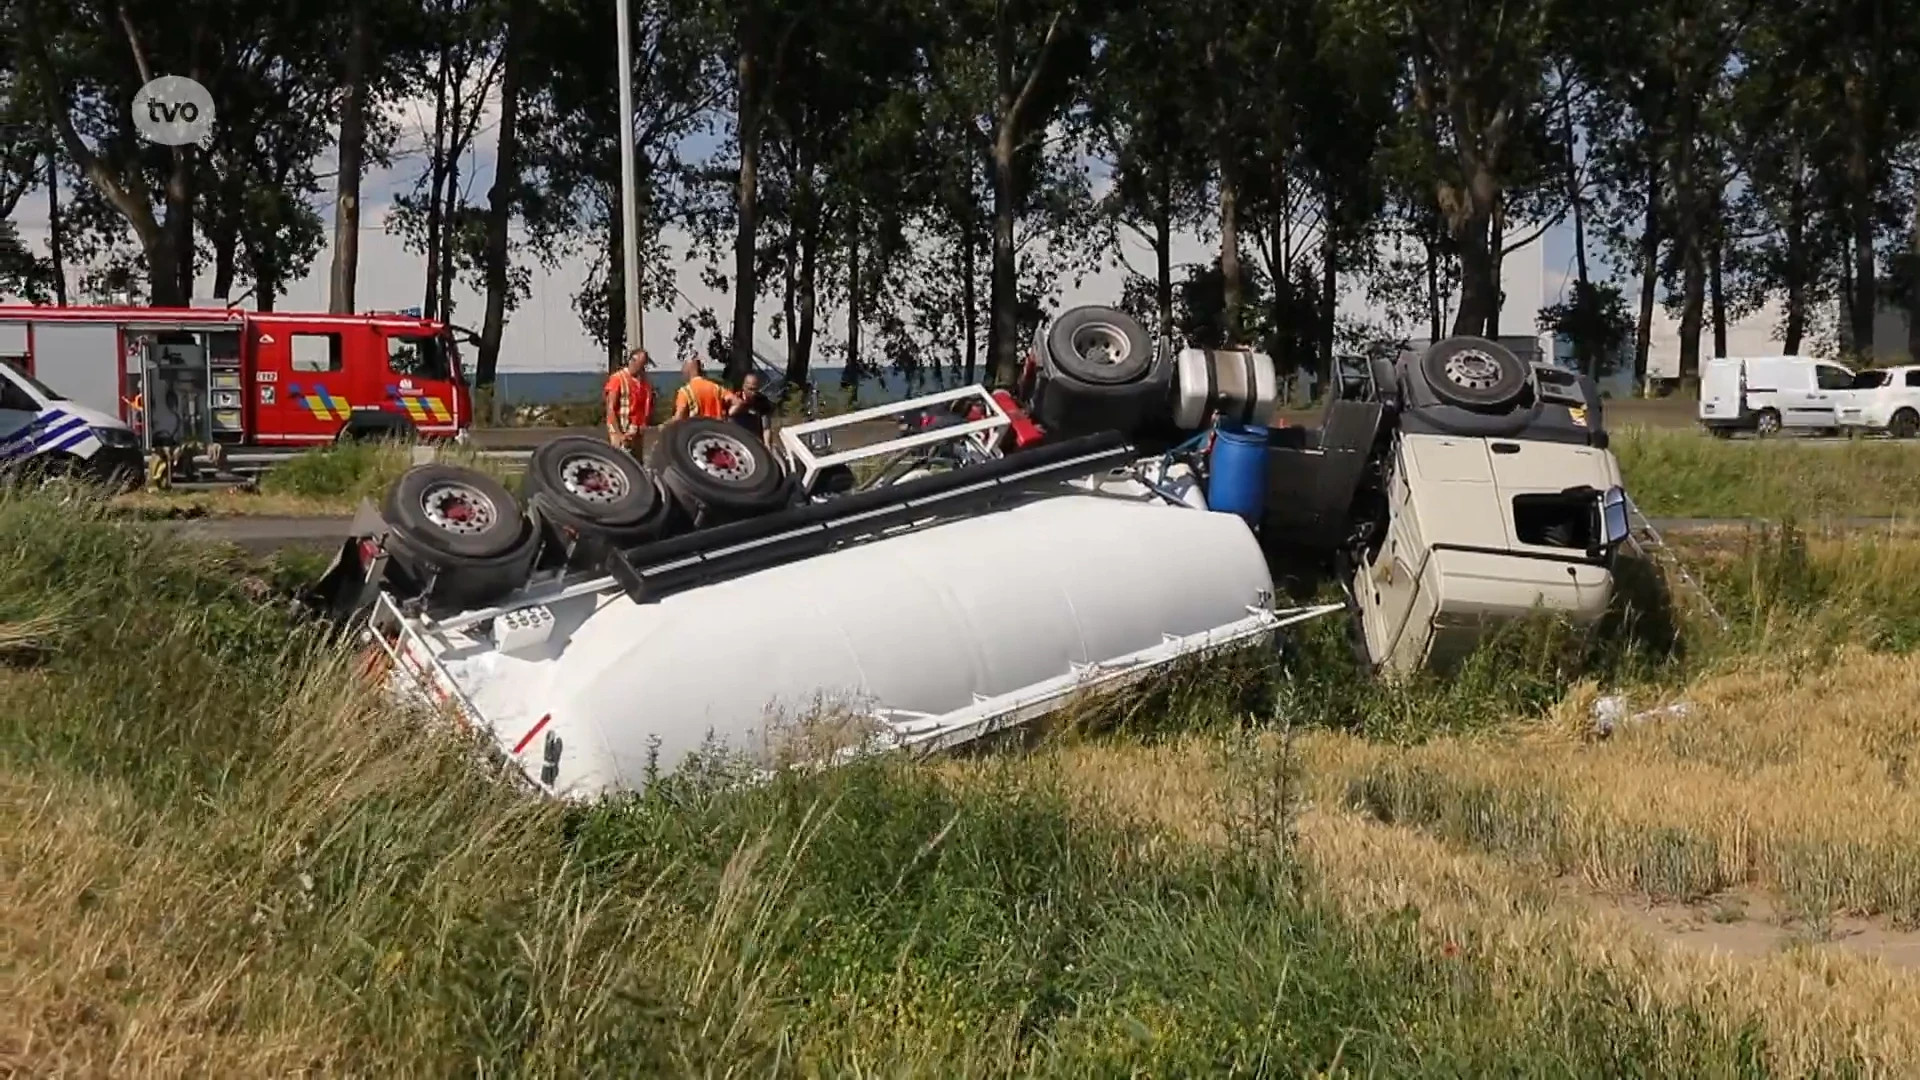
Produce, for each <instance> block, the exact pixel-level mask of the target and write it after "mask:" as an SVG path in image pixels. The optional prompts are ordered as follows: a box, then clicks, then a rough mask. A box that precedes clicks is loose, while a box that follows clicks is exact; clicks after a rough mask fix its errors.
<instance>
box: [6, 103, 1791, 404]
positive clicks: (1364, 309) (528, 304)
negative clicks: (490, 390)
mask: <svg viewBox="0 0 1920 1080" xmlns="http://www.w3.org/2000/svg"><path fill="white" fill-rule="evenodd" d="M493 106H494V103H493V102H489V109H488V110H487V112H486V113H485V114H484V118H483V122H482V125H481V129H480V132H479V134H478V135H477V136H476V138H475V140H474V144H475V147H476V149H475V150H474V151H473V152H472V153H470V154H469V155H468V158H467V160H466V161H464V162H463V163H462V166H461V173H462V175H463V176H464V177H465V178H466V179H465V181H464V183H465V186H466V187H467V190H468V198H469V200H470V201H475V202H481V201H484V199H485V197H486V192H487V188H488V186H489V185H490V183H491V180H492V171H493V168H492V166H493V144H494V142H495V139H496V138H497V131H496V126H495V125H496V122H497V117H498V112H497V108H495V107H493ZM395 112H396V114H397V119H398V120H399V121H400V125H401V129H402V132H403V134H402V138H401V144H400V147H399V148H398V152H397V153H396V154H395V156H394V161H393V164H392V166H391V167H389V168H384V169H379V170H375V171H373V172H371V173H370V174H369V175H368V176H367V177H366V179H365V181H364V185H363V189H362V205H363V211H362V225H361V237H360V267H359V282H358V288H357V296H356V299H357V301H358V304H359V306H360V308H361V309H362V310H378V309H392V308H406V307H414V306H418V305H419V304H420V303H421V302H422V299H423V295H424V290H425V261H424V259H423V258H422V257H421V256H420V255H417V254H415V253H413V252H409V251H408V250H406V247H405V245H404V243H403V242H402V241H401V239H400V238H399V237H398V236H395V235H390V234H389V233H388V232H387V231H386V222H387V218H388V215H389V213H390V212H391V209H392V204H393V198H394V196H395V195H397V194H400V193H403V192H405V191H407V190H409V189H410V188H411V187H412V186H413V184H414V182H415V180H416V179H417V178H418V176H419V175H420V173H421V171H422V169H423V168H424V166H425V162H426V156H427V155H426V153H425V149H424V148H425V146H426V145H427V142H428V140H427V138H426V133H427V132H428V131H430V129H431V122H432V106H431V103H430V102H429V101H427V100H424V99H423V100H417V101H408V102H403V103H401V104H399V105H397V106H395ZM716 141H717V140H716V139H715V138H714V136H712V135H706V136H701V137H696V138H695V139H694V140H693V141H692V142H691V143H690V145H688V146H687V147H686V149H687V150H689V151H693V152H696V153H697V152H701V151H704V150H710V149H711V148H712V147H713V145H714V144H715V143H716ZM319 168H320V170H321V171H322V172H323V173H328V172H331V170H332V164H331V162H330V161H324V162H321V163H320V166H319ZM321 216H322V218H323V220H325V221H327V222H328V223H329V241H330V239H331V237H330V231H331V221H332V203H331V193H330V192H329V193H328V195H327V198H326V203H325V205H324V206H323V207H322V208H321ZM14 221H15V222H16V224H17V225H18V227H19V230H20V234H21V238H22V239H23V241H25V242H26V243H27V244H28V245H29V246H31V247H32V248H33V249H34V250H35V251H37V252H40V253H43V254H44V253H45V251H46V243H47V204H46V197H45V191H44V189H43V190H40V191H36V192H32V193H29V194H28V195H27V196H26V197H25V198H23V199H22V200H21V203H20V205H19V206H18V207H16V208H15V210H14ZM1523 231H1524V232H1530V231H1531V229H1530V228H1529V229H1522V228H1520V227H1518V226H1516V227H1514V229H1513V230H1512V234H1513V235H1520V234H1521V233H1522V232H1523ZM665 240H666V244H667V247H668V250H669V255H670V263H671V265H673V266H674V267H675V268H676V269H677V275H678V285H679V288H680V290H681V292H682V293H683V294H684V299H682V300H681V301H680V303H679V304H678V305H677V306H676V308H675V309H673V310H658V311H648V312H647V313H646V319H645V338H646V341H647V342H649V343H652V344H653V346H654V348H655V350H656V352H658V351H659V350H660V349H661V348H662V347H663V346H665V347H669V348H670V347H671V343H672V341H673V335H674V330H675V328H676V326H677V324H678V321H679V319H680V318H681V317H682V316H684V315H687V314H689V313H691V312H692V311H693V310H696V309H697V307H700V306H706V307H711V308H712V309H714V310H715V311H716V312H719V313H721V316H722V323H723V324H724V323H725V321H726V313H727V312H728V311H730V310H731V300H730V299H729V297H728V296H727V295H726V294H725V293H724V292H719V291H715V290H713V289H710V288H708V287H706V286H705V285H704V284H702V282H701V281H700V275H699V273H698V266H697V265H696V264H693V263H689V262H687V261H686V254H687V248H688V237H687V236H686V235H685V234H684V233H680V232H677V231H672V230H670V231H669V232H668V233H667V234H666V237H665ZM1597 246H1598V245H1597V244H1594V243H1591V242H1590V243H1589V250H1590V253H1593V254H1594V260H1593V262H1594V265H1595V266H1596V268H1597V269H1596V270H1595V272H1596V273H1606V272H1608V271H1607V269H1606V265H1605V259H1604V257H1601V256H1600V255H1598V254H1597V253H1595V252H1594V249H1596V248H1597ZM1573 247H1574V245H1573V233H1572V228H1571V226H1570V225H1568V224H1564V223H1563V224H1562V225H1559V226H1556V227H1554V228H1551V229H1549V230H1548V231H1547V232H1546V233H1545V234H1544V236H1543V237H1542V238H1541V239H1539V240H1537V241H1535V242H1533V243H1532V244H1529V245H1528V246H1527V247H1525V248H1523V249H1521V250H1519V251H1517V252H1514V253H1513V254H1511V255H1509V256H1507V258H1506V260H1505V263H1504V265H1503V272H1502V284H1503V286H1504V291H1505V293H1506V295H1507V301H1506V306H1505V308H1504V309H1503V311H1502V313H1501V329H1502V331H1503V332H1504V333H1507V334H1527V333H1532V332H1533V331H1534V326H1533V323H1534V314H1535V312H1536V311H1537V310H1538V309H1539V308H1540V307H1542V306H1544V305H1547V304H1551V303H1555V302H1557V301H1558V300H1560V299H1561V298H1562V297H1563V296H1564V294H1565V291H1566V288H1567V284H1568V282H1569V281H1570V280H1571V279H1572V277H1573V274H1574V269H1573V267H1574V251H1573ZM1214 253H1215V252H1214V250H1213V245H1212V244H1211V243H1210V242H1209V241H1207V240H1206V239H1205V238H1203V237H1201V236H1198V235H1195V234H1193V233H1180V234H1176V236H1175V237H1174V243H1173V262H1174V264H1175V265H1176V266H1180V265H1183V264H1189V263H1207V262H1210V261H1211V259H1212V258H1213V255H1214ZM331 260H332V251H331V244H330V242H329V245H328V248H327V249H325V250H323V251H322V252H321V253H320V256H319V257H318V258H317V259H316V260H315V262H314V263H313V266H312V268H311V269H310V270H309V272H308V274H307V275H306V277H305V278H303V279H301V280H299V281H296V282H294V283H292V284H291V285H290V286H289V287H288V290H287V294H286V295H285V296H284V297H282V298H281V299H280V302H279V304H278V307H279V308H280V309H281V310H283V311H298V310H302V309H307V310H321V311H323V310H325V309H326V302H327V296H326V277H327V272H328V267H329V266H330V264H331ZM1122 260H1124V261H1125V263H1126V264H1128V265H1131V266H1132V267H1133V268H1135V269H1136V270H1150V269H1151V267H1152V266H1153V257H1152V251H1151V249H1150V248H1149V247H1148V246H1147V245H1146V244H1145V242H1144V241H1142V240H1141V239H1140V238H1139V237H1137V236H1132V235H1131V234H1128V235H1127V236H1126V237H1125V238H1124V239H1123V242H1122V245H1121V250H1119V251H1118V252H1115V253H1114V254H1113V257H1111V258H1110V259H1109V260H1108V261H1107V264H1106V265H1104V266H1103V267H1101V268H1100V270H1099V271H1098V272H1096V273H1093V274H1091V275H1089V276H1088V277H1086V278H1085V279H1084V280H1083V281H1081V282H1080V283H1079V285H1078V286H1077V287H1076V286H1074V285H1073V284H1072V283H1071V282H1069V283H1068V284H1067V288H1066V289H1065V290H1064V291H1063V293H1062V294H1061V296H1060V303H1061V306H1062V307H1070V306H1074V305H1076V304H1111V303H1114V302H1116V301H1117V300H1118V299H1119V297H1120V290H1121V283H1122V282H1123V281H1124V278H1125V273H1124V271H1123V269H1122ZM530 269H531V270H532V282H531V284H532V296H531V297H530V298H529V299H527V300H526V301H523V302H522V303H521V304H520V305H519V307H518V308H516V309H515V310H514V311H513V312H512V314H511V315H510V317H509V321H508V324H507V327H506V330H505V332H504V336H503V341H502V348H501V359H500V369H501V370H502V371H503V372H514V371H580V370H599V369H601V368H602V367H603V366H604V355H605V354H604V353H603V352H602V351H601V350H600V349H599V348H598V347H597V346H596V345H595V344H594V342H593V340H592V338H590V337H589V336H588V335H587V333H586V331H585V330H584V329H583V328H582V327H581V326H580V322H579V318H578V316H577V315H576V314H575V312H574V310H573V295H574V293H575V292H577V291H578V290H579V289H580V288H581V286H582V285H583V284H584V283H585V281H586V279H587V276H588V274H589V272H590V270H591V263H590V262H589V260H588V259H587V258H575V259H572V260H570V261H567V262H564V263H563V264H561V265H560V266H558V267H556V268H552V269H549V268H546V267H542V266H539V265H538V264H534V265H533V266H531V268H530ZM68 273H69V276H70V277H71V278H77V276H78V275H77V273H76V272H75V271H74V269H73V268H71V267H69V269H68ZM211 288H212V281H211V275H210V274H209V275H207V277H206V279H205V280H203V281H202V282H201V283H200V288H199V289H198V290H197V293H196V294H197V295H200V296H206V295H209V294H210V292H211ZM1343 293H1344V295H1342V297H1341V300H1340V311H1341V313H1342V314H1343V315H1347V316H1352V317H1355V318H1360V319H1367V320H1370V321H1378V313H1377V312H1375V311H1374V310H1372V309H1371V307H1370V305H1369V304H1368V302H1367V300H1366V298H1365V296H1364V294H1363V293H1362V292H1361V290H1360V288H1359V285H1358V283H1357V282H1343ZM1629 295H1630V296H1632V295H1636V293H1635V292H1634V290H1629ZM454 304H455V311H454V321H455V322H457V323H461V324H463V325H466V326H470V327H475V328H477V327H478V325H479V323H480V320H481V312H482V310H483V305H482V298H481V296H480V295H479V294H478V293H477V292H475V291H474V290H473V289H471V288H469V287H467V286H465V285H464V284H463V285H461V286H460V287H457V288H456V289H455V293H454ZM1450 309H1451V304H1449V310H1450ZM762 310H763V312H770V311H771V310H772V307H771V305H767V304H765V303H763V305H762ZM823 314H825V313H823ZM1778 319H1779V314H1778V312H1777V311H1776V310H1774V309H1772V308H1769V309H1767V310H1763V311H1761V312H1759V313H1757V314H1755V315H1754V316H1752V317H1749V318H1748V319H1745V320H1743V321H1741V322H1740V323H1738V324H1736V325H1734V326H1731V327H1729V334H1728V337H1729V341H1728V347H1729V351H1730V352H1732V353H1734V354H1736V355H1738V354H1741V353H1747V354H1754V353H1766V352H1770V351H1777V349H1778V346H1777V345H1775V344H1774V343H1773V329H1774V326H1775V325H1776V324H1777V322H1778ZM844 321H845V320H844V315H842V314H838V313H835V314H826V316H825V319H824V323H825V325H824V326H823V328H822V332H823V333H824V334H825V335H826V336H827V337H829V338H830V339H842V338H843V336H844ZM1410 333H1412V334H1413V336H1421V334H1422V332H1421V331H1420V330H1418V329H1415V330H1412V331H1410ZM755 344H756V347H757V348H758V349H759V350H760V352H761V353H762V354H763V355H765V356H767V357H769V358H778V357H780V356H781V355H782V350H781V349H780V347H779V346H778V345H777V344H776V339H775V337H774V335H773V333H772V331H771V329H770V328H769V326H768V323H767V320H766V318H765V316H764V315H763V316H762V318H761V320H760V326H759V328H758V330H757V331H756V342H755ZM1652 351H1653V355H1654V358H1655V367H1656V369H1658V367H1659V366H1660V365H1659V361H1660V359H1661V358H1663V357H1677V356H1678V352H1679V335H1678V327H1677V325H1675V322H1674V320H1673V319H1671V318H1669V317H1668V316H1667V315H1666V313H1665V311H1664V310H1660V309H1656V314H1655V325H1654V332H1653V350H1652ZM658 362H659V361H658V360H657V361H656V363H658Z"/></svg>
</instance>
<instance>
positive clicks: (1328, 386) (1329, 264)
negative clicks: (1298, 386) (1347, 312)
mask: <svg viewBox="0 0 1920 1080" xmlns="http://www.w3.org/2000/svg"><path fill="white" fill-rule="evenodd" d="M1332 210H1333V203H1332V199H1331V197H1329V199H1328V202H1327V211H1328V212H1327V219H1328V220H1327V223H1326V226H1325V228H1326V232H1325V235H1324V237H1323V238H1322V240H1321V244H1320V247H1321V254H1320V328H1321V330H1320V371H1319V374H1318V377H1317V378H1316V379H1315V380H1314V388H1315V389H1316V390H1320V391H1322V392H1328V393H1330V392H1332V390H1333V332H1334V328H1335V327H1336V326H1337V325H1338V320H1339V317H1340V312H1339V310H1338V306H1337V305H1338V304H1339V302H1340V248H1339V241H1338V240H1337V239H1336V238H1335V236H1334V231H1333V222H1332V220H1331V219H1332V217H1333V212H1332Z"/></svg>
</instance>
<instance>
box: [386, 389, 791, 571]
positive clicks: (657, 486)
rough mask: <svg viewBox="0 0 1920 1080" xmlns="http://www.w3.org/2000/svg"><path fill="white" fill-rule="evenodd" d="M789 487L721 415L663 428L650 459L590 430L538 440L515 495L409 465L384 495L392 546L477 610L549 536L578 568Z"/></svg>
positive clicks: (733, 517) (757, 504)
mask: <svg viewBox="0 0 1920 1080" xmlns="http://www.w3.org/2000/svg"><path fill="white" fill-rule="evenodd" d="M789 492H790V485H789V482H788V477H787V473H786V470H785V468H784V467H783V466H782V465H781V463H780V461H779V459H778V458H776V457H775V456H774V454H773V452H772V451H771V450H770V449H768V447H767V445H766V444H765V443H764V442H762V441H760V440H759V439H755V438H753V437H752V436H751V435H750V434H748V433H747V432H745V431H743V430H742V429H740V428H739V427H737V426H735V425H733V424H729V423H725V422H722V421H717V420H705V419H695V420H683V421H679V422H677V423H673V424H669V425H667V426H666V427H665V428H662V429H661V431H660V433H659V436H658V438H657V440H656V441H655V444H654V447H653V450H652V452H650V453H649V454H648V461H647V464H645V465H642V464H641V463H640V462H639V461H637V460H635V459H634V457H633V455H631V454H629V453H627V452H626V451H624V450H621V449H619V448H617V447H614V446H611V445H609V444H607V443H604V442H601V441H600V440H598V439H593V438H588V437H586V436H577V435H570V436H562V437H560V438H557V439H554V440H551V441H550V442H547V443H545V444H543V445H542V446H541V447H540V448H539V449H537V450H535V451H534V453H533V455H532V457H531V458H530V459H529V460H528V462H527V471H526V473H525V475H524V476H523V477H522V478H521V482H520V496H519V497H518V498H516V497H515V496H514V495H513V493H511V492H509V491H508V490H507V488H506V486H505V485H504V484H502V483H500V482H499V481H498V480H495V479H494V478H492V477H490V476H487V475H486V474H484V473H481V472H477V471H475V470H473V469H466V468H461V467H458V466H453V465H441V464H430V465H420V466H416V467H414V468H412V469H409V470H408V471H407V472H406V473H405V474H403V475H402V476H401V477H400V478H399V479H398V480H396V481H394V482H393V484H391V485H390V486H389V487H388V489H387V491H386V494H385V497H384V498H383V500H382V503H381V507H380V510H381V517H382V518H383V519H384V521H385V522H386V524H387V526H388V530H389V533H388V551H389V554H390V555H391V556H392V557H393V558H394V559H395V561H396V562H397V563H399V564H400V567H401V569H402V570H403V572H404V573H406V574H407V575H408V576H409V577H411V578H413V579H414V580H415V581H416V582H420V583H430V587H429V588H428V590H427V592H428V596H427V599H428V600H429V602H430V603H432V604H434V605H435V606H446V607H473V606H482V605H485V604H487V603H490V602H493V601H496V600H498V599H500V598H502V597H504V596H505V595H506V594H508V593H510V592H512V591H513V590H514V589H517V588H519V587H520V586H521V585H523V584H525V582H526V580H527V578H528V576H529V575H530V574H531V573H532V572H533V569H534V567H535V565H536V564H537V563H539V562H540V559H541V555H542V550H543V548H544V547H545V546H546V544H545V541H547V540H548V539H549V538H552V539H556V540H558V541H560V544H561V546H562V547H564V549H565V559H564V561H565V562H566V563H567V565H569V566H570V567H572V568H574V569H584V568H586V567H587V566H590V565H594V564H597V563H598V562H599V560H600V559H601V558H602V557H603V555H604V553H605V552H606V551H607V550H608V549H610V548H629V547H635V546H638V545H641V544H645V543H648V542H650V541H653V540H658V539H661V538H663V537H665V536H667V535H669V534H670V533H672V532H676V531H680V530H682V529H685V528H688V527H692V528H702V527H706V526H709V525H714V524H720V523H723V522H727V521H737V520H742V519H745V518H750V517H757V516H760V515H762V514H767V513H771V512H774V511H776V510H779V509H781V508H783V507H784V506H785V505H786V504H787V501H788V497H789Z"/></svg>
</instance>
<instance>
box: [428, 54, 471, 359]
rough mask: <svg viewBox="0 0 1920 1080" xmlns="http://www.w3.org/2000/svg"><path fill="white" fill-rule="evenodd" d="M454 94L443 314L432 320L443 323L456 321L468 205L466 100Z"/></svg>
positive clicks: (444, 207) (443, 222)
mask: <svg viewBox="0 0 1920 1080" xmlns="http://www.w3.org/2000/svg"><path fill="white" fill-rule="evenodd" d="M460 74H461V75H462V76H464V75H465V74H466V68H465V67H462V68H461V69H460ZM452 90H453V100H452V102H451V103H450V107H449V109H448V112H449V113H450V114H451V115H450V116H449V119H448V127H447V178H446V179H447V194H446V197H445V198H443V199H441V201H440V313H439V314H438V315H436V316H432V317H433V318H438V319H439V320H440V321H441V322H451V321H453V285H454V274H453V252H454V249H455V248H456V247H458V246H459V243H458V237H459V235H460V212H461V210H462V209H464V202H465V200H463V199H462V198H461V197H460V154H461V153H462V152H463V151H464V150H465V149H466V144H467V139H466V136H465V135H464V134H463V133H462V131H461V128H462V125H464V124H465V122H466V120H465V117H464V115H463V114H464V113H465V112H466V100H465V97H464V95H463V94H462V93H461V90H460V86H459V84H458V82H455V83H454V84H453V85H452Z"/></svg>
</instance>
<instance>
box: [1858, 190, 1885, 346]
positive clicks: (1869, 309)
mask: <svg viewBox="0 0 1920 1080" xmlns="http://www.w3.org/2000/svg"><path fill="white" fill-rule="evenodd" d="M1877 271H1878V267H1877V265H1876V260H1875V258H1874V250H1873V191H1872V189H1871V188H1869V189H1868V191H1867V194H1866V196H1865V197H1864V198H1861V199H1860V200H1859V201H1858V202H1857V203H1856V204H1855V205H1854V207H1853V348H1854V351H1856V352H1858V353H1859V354H1860V356H1861V358H1862V359H1864V360H1871V359H1872V358H1873V320H1874V316H1875V315H1876V314H1878V313H1879V307H1880V303H1879V301H1880V290H1879V287H1878V283H1877V278H1878V273H1877Z"/></svg>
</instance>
